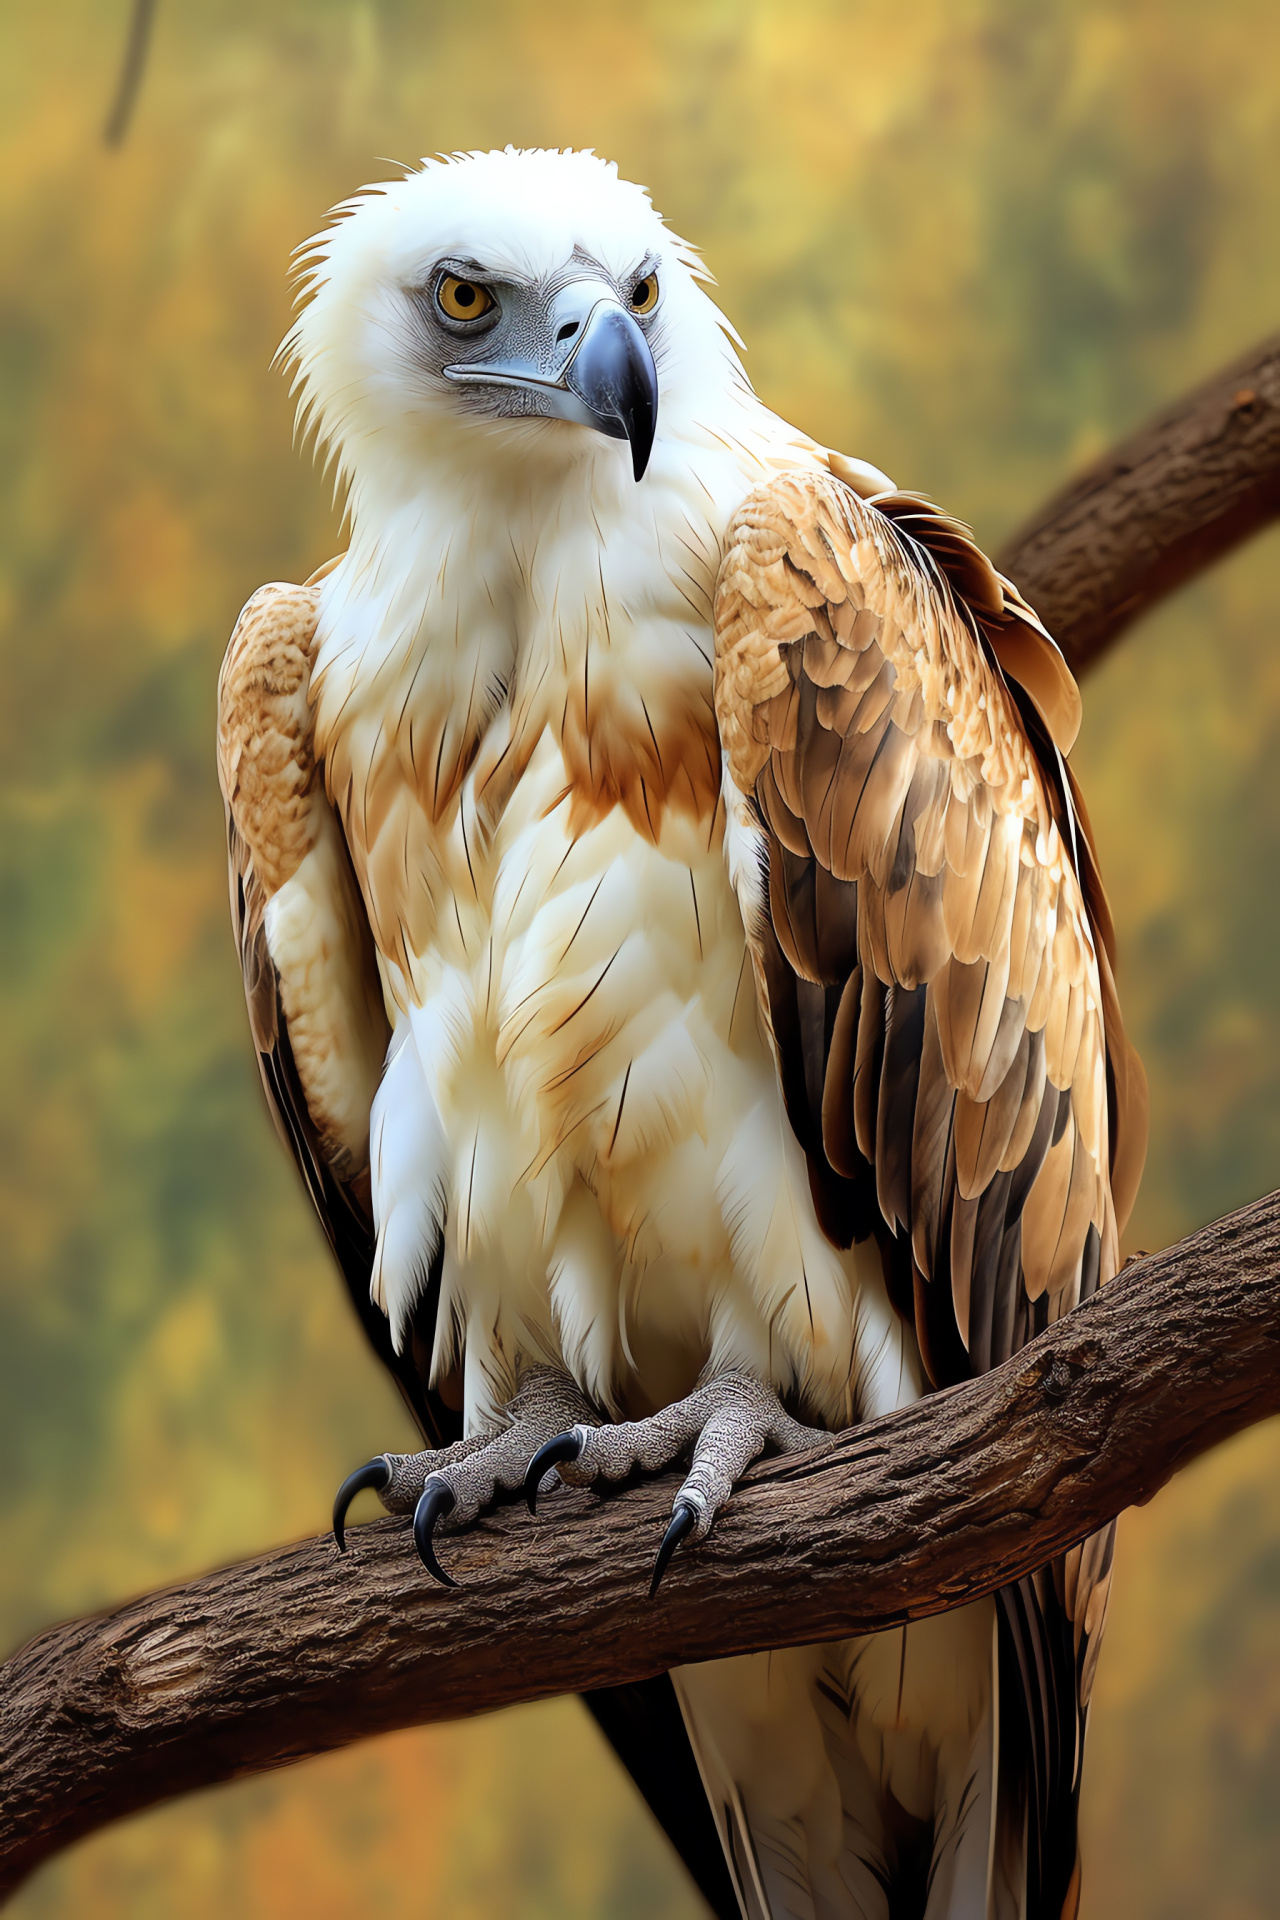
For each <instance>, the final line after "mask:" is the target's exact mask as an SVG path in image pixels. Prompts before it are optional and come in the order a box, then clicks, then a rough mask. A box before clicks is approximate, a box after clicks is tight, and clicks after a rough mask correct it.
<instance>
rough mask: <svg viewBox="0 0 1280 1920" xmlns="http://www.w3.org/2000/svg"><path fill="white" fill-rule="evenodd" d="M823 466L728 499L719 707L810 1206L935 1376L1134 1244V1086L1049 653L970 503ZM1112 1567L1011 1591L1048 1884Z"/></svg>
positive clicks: (1025, 1742)
mask: <svg viewBox="0 0 1280 1920" xmlns="http://www.w3.org/2000/svg"><path fill="white" fill-rule="evenodd" d="M832 466H833V472H832V474H831V475H827V474H790V475H786V476H784V477H782V478H780V479H777V480H773V481H771V482H769V483H768V484H767V485H766V486H764V487H762V488H760V489H758V490H757V491H756V492H755V493H754V494H752V495H751V497H750V498H749V499H748V500H747V501H746V503H745V504H744V506H743V507H742V509H741V510H740V511H739V513H738V514H737V516H736V518H735V520H734V522H733V525H732V527H731V529H730V532H729V537H728V541H727V545H726V554H725V559H724V562H723V565H722V568H721V573H720V580H719V586H718V590H717V598H716V706H717V715H718V719H719V724H720V731H721V740H722V744H723V747H724V752H725V759H726V765H727V771H728V774H729V776H730V777H731V779H732V781H733V783H734V786H735V787H736V789H737V791H738V794H739V795H740V796H741V801H740V803H738V804H737V811H738V813H739V816H740V818H741V819H742V822H743V824H744V826H745V829H746V832H747V834H748V836H749V837H751V836H753V837H754V840H755V851H756V854H757V858H758V862H759V867H760V873H759V876H758V878H759V884H758V885H757V884H756V876H754V875H750V874H749V875H748V880H747V884H746V885H745V886H744V887H742V888H741V894H742V897H743V900H744V907H745V908H746V911H747V920H748V927H747V931H748V938H749V941H750V944H751V948H752V953H753V959H754V962H755V969H756V979H757V987H758V991H759V995H760V1000H761V1005H762V1010H763V1012H764V1015H765V1019H766V1022H767V1026H768V1029H769V1032H770V1034H771V1037H772V1041H773V1046H774V1050H775V1057H776V1060H777V1064H778V1071H779V1074H780V1077H781V1081H782V1085H783V1090H784V1093H785V1097H786V1102H787V1108H788V1112H789V1114H790V1117H791V1121H792V1124H793V1126H794V1128H795V1131H796V1134H797V1136H798V1138H799V1140H800V1142H801V1144H802V1146H803V1147H804V1149H805V1152H806V1155H807V1158H808V1164H809V1173H810V1183H811V1187H812V1191H813V1195H814V1200H815V1203H816V1206H817V1210H818V1214H819V1218H820V1220H821V1222H822V1225H823V1227H824V1230H825V1231H826V1232H827V1234H828V1235H829V1237H830V1238H831V1239H832V1240H833V1241H835V1242H836V1244H838V1245H848V1244H849V1243H850V1242H851V1241H853V1240H854V1239H863V1238H865V1237H866V1236H867V1235H869V1234H874V1235H875V1237H876V1238H877V1239H878V1241H879V1243H880V1246H881V1249H882V1254H883V1258H884V1264H885V1272H886V1278H887V1281H888V1284H889V1288H890V1292H891V1294H892V1296H893V1298H894V1301H895V1304H896V1305H897V1306H898V1308H899V1310H900V1311H901V1312H902V1313H903V1315H904V1316H905V1317H906V1318H907V1319H908V1320H909V1321H910V1322H911V1324H912V1325H913V1326H914V1328H915V1332H916V1335H917V1339H918V1342H919V1346H920V1350H921V1355H922V1358H923V1361H924V1364H925V1367H926V1370H927V1372H928V1375H929V1377H930V1379H931V1380H932V1382H933V1383H934V1384H935V1385H938V1386H942V1385H946V1384H949V1383H950V1382H953V1381H956V1380H959V1379H962V1378H966V1377H968V1376H970V1375H972V1374H975V1373H981V1372H983V1371H984V1370H985V1369H987V1368H988V1367H990V1366H993V1365H996V1364H997V1363H998V1362H999V1361H1001V1360H1003V1359H1005V1358H1007V1357H1008V1355H1010V1354H1011V1353H1013V1352H1015V1351H1016V1350H1017V1349H1018V1348H1019V1347H1020V1346H1021V1345H1022V1344H1023V1343H1024V1342H1025V1341H1026V1340H1027V1339H1028V1338H1030V1337H1031V1335H1032V1334H1033V1333H1035V1332H1036V1331H1038V1330H1039V1329H1040V1328H1042V1327H1044V1326H1045V1325H1047V1324H1048V1323H1049V1322H1050V1321H1051V1320H1054V1319H1057V1318H1058V1317H1059V1316H1060V1315H1061V1314H1063V1313H1065V1312H1067V1311H1068V1310H1069V1309H1070V1308H1071V1307H1073V1306H1074V1305H1075V1304H1076V1303H1077V1301H1079V1300H1080V1299H1082V1298H1083V1297H1085V1296H1086V1295H1087V1294H1089V1293H1091V1292H1092V1291H1093V1290H1094V1289H1095V1288H1096V1287H1097V1286H1098V1285H1099V1284H1101V1283H1102V1282H1104V1281H1106V1280H1107V1279H1109V1278H1110V1277H1111V1275H1112V1274H1113V1273H1114V1272H1115V1270H1116V1267H1117V1265H1118V1261H1119V1234H1120V1231H1121V1229H1122V1227H1123V1225H1124V1222H1125V1219H1126V1218H1127V1215H1128V1211H1129V1208H1130V1206H1131V1205H1132V1201H1133V1198H1134V1195H1135V1192H1136V1187H1137V1182H1138V1177H1139V1175H1140V1172H1141V1166H1142V1159H1143V1155H1144V1152H1145V1142H1146V1088H1145V1080H1144V1078H1143V1074H1142V1069H1141V1067H1140V1065H1139V1063H1138V1061H1137V1059H1136V1056H1135V1055H1134V1054H1133V1052H1132V1049H1131V1048H1130V1047H1129V1045H1128V1042H1127V1040H1126V1038H1125V1035H1124V1031H1123V1028H1122V1025H1121V1022H1120V1015H1119V1007H1118V1003H1117V999H1116V993H1115V984H1114V976H1113V967H1114V941H1113V934H1112V929H1111V922H1110V916H1109V913H1108V910H1107V906H1106V900H1105V897H1104V895H1103V892H1102V888H1101V884H1100V881H1099V879H1098V874H1097V867H1096V862H1095V860H1094V855H1093V849H1092V845H1091V841H1090V837H1089V830H1088V823H1087V821H1086V819H1085V817H1084V814H1083V810H1082V808H1081V805H1080V801H1079V796H1078V794H1077V793H1076V791H1075V788H1074V784H1073V781H1072V779H1071V775H1070V772H1069V770H1068V768H1067V766H1066V762H1065V758H1064V756H1065V754H1066V753H1067V752H1068V751H1069V749H1070V747H1071V745H1072V743H1073V741H1074V738H1075V733H1076V730H1077V727H1078V725H1079V714H1080V708H1079V696H1078V693H1077V691H1076V688H1075V683H1074V681H1073V680H1072V678H1071V675H1070V672H1069V670H1068V669H1067V667H1066V664H1065V662H1064V661H1063V659H1062V656H1061V654H1060V653H1059V652H1058V649H1057V648H1056V647H1055V646H1054V644H1053V642H1052V640H1051V639H1050V638H1049V636H1048V635H1047V634H1046V633H1045V632H1044V629H1043V628H1042V627H1041V626H1040V623H1039V621H1038V620H1037V619H1036V617H1035V615H1034V613H1033V612H1032V611H1031V609H1030V608H1029V607H1028V606H1027V605H1026V603H1025V602H1024V601H1023V600H1022V599H1021V597H1020V596H1019V595H1018V594H1017V592H1016V590H1015V589H1014V588H1012V587H1011V586H1010V584H1009V583H1008V582H1007V581H1004V580H1003V579H1001V577H1000V576H999V575H998V574H997V573H996V571H995V569H994V568H993V567H992V566H991V564H990V562H989V561H988V560H987V559H986V558H985V556H984V555H983V554H982V553H981V552H980V551H979V549H978V548H977V547H976V546H975V544H974V543H973V541H972V539H971V537H970V536H969V534H968V531H967V529H965V528H964V527H962V526H961V525H960V524H959V523H958V522H956V521H953V520H951V519H949V518H947V517H946V516H945V515H943V514H941V513H939V512H938V511H937V509H936V508H935V507H933V506H932V505H931V503H929V502H928V501H927V500H924V499H922V498H921V497H919V496H917V495H910V494H901V493H882V494H879V495H877V496H875V497H873V498H872V499H866V498H863V497H862V495H861V492H860V491H859V490H858V489H857V486H856V482H855V484H853V485H850V484H845V483H844V481H842V480H841V479H840V478H839V477H838V475H839V473H840V470H841V466H842V463H841V462H840V461H839V460H838V459H835V460H833V462H832ZM731 797H732V796H731ZM1109 1572H1110V1538H1109V1535H1107V1536H1099V1538H1098V1540H1097V1541H1093V1542H1088V1543H1086V1545H1085V1546H1084V1547H1083V1548H1078V1549H1076V1550H1075V1552H1074V1553H1073V1554H1072V1555H1071V1556H1069V1557H1068V1559H1067V1560H1066V1561H1064V1562H1061V1563H1058V1564H1057V1565H1056V1566H1055V1567H1054V1568H1053V1569H1051V1570H1048V1571H1047V1572H1046V1573H1045V1574H1044V1575H1041V1576H1037V1578H1036V1580H1035V1581H1027V1582H1023V1583H1022V1586H1021V1587H1019V1588H1017V1589H1012V1590H1011V1591H1010V1593H1009V1594H1008V1595H1006V1596H1002V1600H1003V1620H1002V1637H1003V1642H1004V1647H1005V1658H1004V1660H1003V1661H1002V1666H1005V1667H1006V1670H1007V1671H1008V1672H1009V1674H1010V1677H1011V1678H1012V1677H1013V1676H1014V1675H1015V1674H1016V1676H1017V1682H1018V1690H1019V1691H1020V1693H1021V1697H1022V1701H1023V1704H1024V1708H1025V1712H1024V1713H1023V1714H1022V1716H1021V1717H1020V1722H1019V1724H1018V1726H1017V1727H1016V1728H1015V1727H1012V1726H1011V1728H1010V1730H1009V1732H1010V1739H1011V1740H1012V1741H1013V1743H1014V1744H1015V1745H1016V1746H1018V1747H1019V1749H1020V1750H1021V1752H1022V1754H1023V1756H1024V1762H1025V1764H1024V1766H1023V1768H1022V1776H1023V1778H1022V1786H1021V1787H1020V1788H1019V1789H1017V1790H1018V1791H1020V1792H1023V1793H1024V1794H1025V1795H1028V1796H1030V1811H1031V1819H1030V1821H1029V1823H1028V1825H1029V1829H1030V1834H1031V1851H1032V1856H1033V1867H1034V1874H1033V1877H1034V1878H1035V1879H1036V1880H1037V1881H1038V1882H1039V1884H1040V1886H1041V1889H1042V1892H1043V1894H1044V1897H1045V1899H1046V1900H1047V1901H1048V1902H1049V1905H1047V1906H1045V1908H1044V1910H1045V1911H1048V1910H1050V1907H1052V1910H1053V1911H1054V1913H1055V1914H1056V1913H1058V1912H1060V1911H1061V1909H1062V1904H1063V1900H1064V1899H1065V1898H1066V1889H1067V1886H1068V1883H1069V1880H1070V1875H1071V1873H1072V1872H1073V1870H1074V1860H1075V1796H1076V1792H1077V1790H1078V1777H1079V1776H1078V1763H1079V1747H1080V1739H1081V1736H1082V1732H1083V1717H1084V1709H1085V1706H1086V1705H1087V1700H1088V1693H1089V1686H1090V1683H1091V1679H1092V1665H1093V1661H1094V1659H1096V1651H1097V1639H1098V1635H1097V1629H1098V1627H1099V1626H1100V1623H1101V1612H1102V1607H1103V1604H1104V1601H1105V1593H1106V1585H1107V1581H1108V1579H1109ZM1005 1771H1006V1775H1007V1778H1008V1779H1009V1781H1010V1782H1012V1780H1013V1776H1014V1773H1015V1771H1016V1769H1014V1768H1013V1767H1012V1766H1011V1767H1010V1768H1009V1769H1007V1770H1005ZM1010 1790H1011V1791H1012V1790H1014V1789H1013V1788H1012V1786H1011V1788H1010ZM1025 1804H1027V1803H1026V1801H1025V1800H1024V1805H1025ZM1016 1819H1017V1814H1016V1810H1015V1809H1013V1808H1012V1807H1011V1808H1010V1820H1011V1821H1014V1820H1016ZM1055 1900H1056V1903H1057V1904H1056V1905H1053V1902H1054V1901H1055ZM1032 1910H1033V1911H1037V1910H1040V1909H1039V1907H1038V1905H1037V1904H1035V1903H1033V1908H1032Z"/></svg>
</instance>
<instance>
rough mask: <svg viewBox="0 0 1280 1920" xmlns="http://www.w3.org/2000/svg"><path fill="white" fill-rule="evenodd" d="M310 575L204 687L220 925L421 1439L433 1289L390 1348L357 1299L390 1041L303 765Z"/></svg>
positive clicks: (284, 1108) (357, 916)
mask: <svg viewBox="0 0 1280 1920" xmlns="http://www.w3.org/2000/svg"><path fill="white" fill-rule="evenodd" d="M318 605H319V578H318V577H317V578H316V579H315V580H312V581H309V582H308V583H307V584H306V585H305V586H287V585H280V584H276V585H271V586H265V587H262V588H260V589H259V590H258V592H257V593H255V594H254V596H253V598H252V599H251V600H250V601H249V602H248V604H247V606H246V607H245V609H244V611H243V613H242V614H241V615H240V618H239V620H238V622H237V623H236V628H235V632H234V633H233V634H232V636H231V642H230V645H229V646H228V648H227V653H226V658H225V659H224V661H223V665H222V672H221V675H220V676H219V681H218V777H219V781H220V784H221V787H222V795H223V800H224V801H225V804H226V812H227V851H228V859H229V877H230V884H231V918H232V925H233V927H234V930H235V935H236V943H237V946H238V948H239V952H240V963H241V968H242V971H243V974H244V990H245V1000H246V1002H247V1004H248V1009H249V1024H250V1027H251V1029H252V1032H253V1039H254V1045H255V1048H256V1051H257V1055H258V1066H259V1069H260V1071H261V1074H262V1083H263V1086H264V1088H265V1089H266V1095H267V1101H268V1104H269V1106H270V1108H271V1113H272V1117H273V1119H274V1120H275V1123H276V1127H277V1129H278V1131H279V1133H280V1135H281V1137H282V1139H283V1140H284V1141H285V1143H286V1145H287V1146H288V1147H289V1149H290V1151H291V1152H292V1154H293V1157H294V1160H295V1161H296V1163H297V1166H298V1169H299V1171H300V1173H301V1174H302V1177H303V1180H304V1181H305V1183H306V1187H307V1191H308V1193H309V1194H310V1196H311V1200H312V1204H313V1205H314V1207H315V1209H316V1212H317V1214H318V1215H319V1217H320V1223H321V1225H322V1226H323V1228H324V1230H325V1234H326V1235H327V1237H328V1240H329V1243H330V1245H331V1246H332V1248H333V1251H334V1253H335V1255H336V1257H337V1260H338V1264H339V1265H340V1267H341V1269H342V1272H343V1275H344V1278H345V1279H346V1282H347V1287H348V1290H349V1292H350V1294H351V1299H352V1303H353V1305H354V1306H355V1309H356V1312H357V1314H358V1315H359V1317H360V1320H361V1323H362V1324H363V1326H364V1330H365V1332H366V1334H367V1335H368V1338H369V1340H370V1342H371V1343H372V1345H373V1347H374V1349H375V1351H376V1352H377V1354H378V1357H379V1358H380V1359H381V1360H382V1361H383V1363H384V1364H385V1365H386V1366H387V1368H388V1369H389V1370H390V1371H391V1373H392V1374H393V1375H394V1377H395V1379H396V1380H397V1382H398V1384H399V1386H400V1388H401V1391H402V1392H403V1393H404V1396H405V1398H406V1400H407V1401H408V1403H409V1406H410V1408H411V1409H412V1411H413V1414H414V1417H415V1418H416V1420H417V1421H418V1424H419V1426H420V1427H421V1429H422V1432H423V1434H424V1437H425V1438H426V1439H427V1441H428V1442H429V1443H430V1444H435V1445H439V1444H442V1443H443V1442H444V1441H445V1440H448V1439H453V1438H456V1436H457V1434H458V1432H459V1431H460V1427H459V1423H458V1420H457V1417H456V1416H455V1415H454V1414H453V1413H452V1412H451V1411H450V1410H449V1408H447V1407H446V1406H445V1404H444V1402H443V1401H442V1400H441V1399H440V1397H439V1395H438V1394H436V1393H435V1392H433V1391H432V1390H431V1389H430V1388H429V1387H428V1386H427V1372H428V1367H429V1361H430V1354H431V1345H432V1335H433V1327H432V1324H431V1321H432V1318H433V1314H434V1301H435V1298H436V1296H437V1294H438V1277H437V1286H436V1287H434V1288H433V1287H428V1289H427V1292H426V1296H425V1298H424V1300H423V1302H422V1303H421V1304H420V1307H419V1310H418V1314H417V1317H416V1324H415V1326H414V1327H413V1329H412V1337H411V1339H410V1340H408V1341H406V1342H405V1347H404V1352H403V1353H401V1354H397V1353H395V1352H394V1351H393V1348H392V1344H391V1338H390V1332H389V1329H388V1325H387V1320H386V1317H385V1315H384V1314H383V1313H382V1312H381V1310H380V1309H379V1308H378V1307H377V1306H375V1305H374V1304H373V1303H372V1302H371V1301H370V1298H369V1277H370V1272H371V1269H372V1264H373V1253H374V1229H373V1217H372V1205H371V1199H370V1179H369V1114H370V1109H371V1107H372V1104H373V1097H374V1094H375V1093H376V1091H377V1088H378V1082H379V1079H380V1077H381V1074H382V1067H383V1061H384V1059H385V1057H386V1051H387V1045H388V1041H389V1038H390V1030H389V1027H388V1023H387V1017H386V1013H385V1011H384V1007H383V1000H382V991H381V986H380V983H379V978H378V969H377V963H376V959H375V955H374V945H373V938H372V935H371V934H370V931H369V923H368V920H367V918H366V915H365V910H364V903H363V901H362V900H361V897H360V891H359V888H358V886H357V884H356V879H355V874H354V872H353V871H352V866H351V859H350V856H349V853H348V850H347V846H346V842H345V840H344V838H343V834H342V828H341V826H340V824H339V821H338V818H337V815H336V814H335V812H334V811H333V808H332V807H331V806H330V805H329V802H328V800H327V798H326V796H325V790H324V781H323V777H322V775H321V772H320V769H319V768H318V767H317V764H316V760H315V754H314V747H313V737H312V717H311V708H310V702H309V688H310V679H311V666H312V657H313V649H314V642H315V632H316V621H317V615H318Z"/></svg>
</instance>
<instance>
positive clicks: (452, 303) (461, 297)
mask: <svg viewBox="0 0 1280 1920" xmlns="http://www.w3.org/2000/svg"><path fill="white" fill-rule="evenodd" d="M436 299H437V300H438V301H439V302H440V310H441V312H442V313H447V314H448V316H449V318H450V319H451V320H478V319H479V318H480V316H481V314H484V313H491V312H492V311H493V295H492V294H491V293H490V292H489V291H488V290H487V288H485V287H482V286H480V285H479V284H478V283H477V282H476V281H474V280H459V279H458V278H457V276H456V275H455V274H452V273H446V274H445V276H444V278H443V280H441V282H440V285H439V286H438V287H437V288H436Z"/></svg>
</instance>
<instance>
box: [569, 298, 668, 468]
mask: <svg viewBox="0 0 1280 1920" xmlns="http://www.w3.org/2000/svg"><path fill="white" fill-rule="evenodd" d="M564 382H565V385H566V386H567V387H568V389H569V391H570V392H571V393H576V394H577V396H578V398H579V400H581V402H582V404H583V406H584V407H586V409H587V411H588V413H589V414H591V416H592V425H593V426H594V427H596V428H597V430H598V431H599V432H600V433H606V434H608V435H609V437H610V439H613V440H626V441H627V442H629V444H630V447H631V466H632V470H633V472H634V473H635V477H636V479H637V480H640V479H642V478H643V475H644V470H645V468H646V467H647V466H648V464H649V455H650V453H651V452H652V451H653V437H654V434H655V433H656V432H657V429H658V374H657V369H656V368H655V366H654V364H653V355H652V354H651V353H650V351H649V342H648V341H647V340H646V339H645V337H644V335H643V333H642V332H641V331H640V328H639V327H638V326H637V325H636V322H635V321H634V320H633V319H632V317H631V315H630V314H629V313H628V312H627V311H626V310H625V308H623V307H615V306H611V305H608V304H606V303H605V302H603V301H602V302H601V304H600V305H599V306H597V307H596V308H595V310H594V312H593V313H592V315H591V318H590V319H589V320H588V322H587V326H586V331H585V332H584V334H583V336H582V339H581V341H580V342H579V345H578V350H577V352H576V353H575V354H574V356H573V359H572V360H571V361H570V363H569V365H568V367H567V368H566V369H565V375H564Z"/></svg>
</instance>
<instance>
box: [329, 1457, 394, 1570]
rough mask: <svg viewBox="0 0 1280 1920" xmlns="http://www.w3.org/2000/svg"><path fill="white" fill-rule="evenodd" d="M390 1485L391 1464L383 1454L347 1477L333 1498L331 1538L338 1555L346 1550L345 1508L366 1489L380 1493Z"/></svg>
mask: <svg viewBox="0 0 1280 1920" xmlns="http://www.w3.org/2000/svg"><path fill="white" fill-rule="evenodd" d="M390 1485H391V1462H390V1461H389V1460H388V1458H387V1456H386V1454H385V1453H380V1454H379V1455H378V1457H377V1459H376V1460H369V1461H366V1463H365V1465H364V1466H363V1467H357V1468H356V1470H355V1472H354V1473H349V1474H348V1475H347V1477H346V1479H345V1480H344V1481H343V1483H342V1485H341V1486H340V1487H339V1488H338V1491H337V1493H336V1494H335V1495H334V1497H333V1537H334V1539H335V1540H336V1541H337V1543H338V1552H339V1553H345V1552H346V1550H347V1533H346V1527H347V1508H348V1507H349V1506H350V1505H351V1502H352V1501H353V1500H354V1499H355V1497H356V1495H357V1494H358V1493H363V1491H364V1489H365V1488H366V1487H373V1488H374V1489H375V1490H376V1491H377V1492H378V1493H381V1492H382V1491H383V1489H384V1488H385V1487H389V1486H390Z"/></svg>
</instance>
